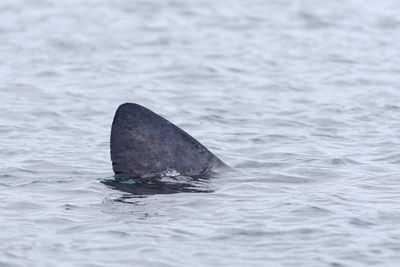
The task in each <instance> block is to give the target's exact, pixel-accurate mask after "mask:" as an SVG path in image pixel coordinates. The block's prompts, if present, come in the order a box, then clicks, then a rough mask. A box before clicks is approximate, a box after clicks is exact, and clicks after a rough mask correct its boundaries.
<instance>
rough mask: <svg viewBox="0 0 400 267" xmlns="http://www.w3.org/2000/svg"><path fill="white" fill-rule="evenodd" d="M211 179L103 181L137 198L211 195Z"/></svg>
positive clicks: (180, 177)
mask: <svg viewBox="0 0 400 267" xmlns="http://www.w3.org/2000/svg"><path fill="white" fill-rule="evenodd" d="M208 178H209V177H188V176H172V177H171V176H163V177H152V178H139V179H129V180H116V179H107V180H104V181H101V182H102V183H103V184H105V185H107V186H108V187H110V188H112V189H115V190H119V191H122V192H126V193H130V194H132V195H134V196H135V197H141V196H147V195H157V194H175V193H211V192H214V189H213V188H212V187H211V185H210V183H209V179H208Z"/></svg>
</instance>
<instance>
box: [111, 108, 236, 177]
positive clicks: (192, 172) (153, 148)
mask: <svg viewBox="0 0 400 267" xmlns="http://www.w3.org/2000/svg"><path fill="white" fill-rule="evenodd" d="M110 144H111V161H112V165H113V170H114V173H115V177H116V178H121V179H128V178H136V177H143V176H145V175H149V174H153V173H159V172H162V171H166V170H169V169H172V170H176V171H178V172H179V173H180V174H181V175H184V176H192V177H193V176H194V177H195V176H201V175H203V174H206V173H208V172H210V171H215V170H217V169H219V168H229V167H228V166H227V165H226V164H225V163H223V162H222V161H221V160H220V159H219V158H217V157H216V156H215V155H214V154H213V153H211V152H210V151H209V150H208V149H207V148H206V147H205V146H203V145H202V144H201V143H200V142H199V141H197V140H196V139H194V138H193V137H191V136H190V135H189V134H187V133H186V132H185V131H183V130H182V129H180V128H179V127H177V126H176V125H174V124H173V123H171V122H169V121H167V120H166V119H164V118H162V117H161V116H159V115H157V114H156V113H154V112H152V111H151V110H149V109H147V108H145V107H143V106H140V105H138V104H132V103H125V104H122V105H121V106H119V107H118V109H117V111H116V113H115V116H114V120H113V123H112V129H111V142H110Z"/></svg>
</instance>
